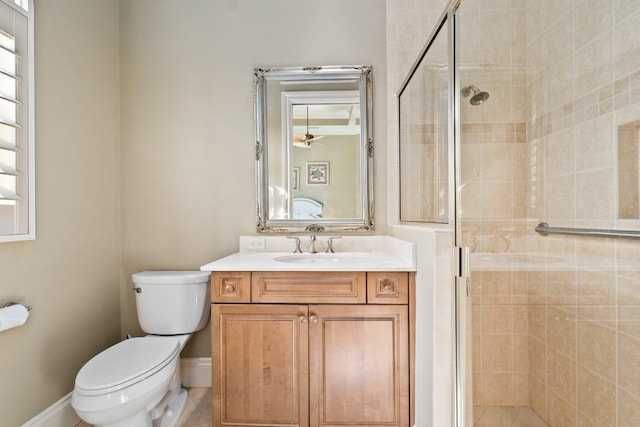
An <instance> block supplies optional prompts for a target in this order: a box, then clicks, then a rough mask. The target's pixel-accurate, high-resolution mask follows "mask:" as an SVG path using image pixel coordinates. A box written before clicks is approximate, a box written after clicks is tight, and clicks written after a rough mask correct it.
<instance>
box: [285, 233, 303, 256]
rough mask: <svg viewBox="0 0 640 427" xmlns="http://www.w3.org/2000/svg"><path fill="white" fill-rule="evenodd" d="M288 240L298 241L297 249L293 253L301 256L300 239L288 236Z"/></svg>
mask: <svg viewBox="0 0 640 427" xmlns="http://www.w3.org/2000/svg"><path fill="white" fill-rule="evenodd" d="M287 239H294V240H295V241H296V248H295V249H294V250H293V253H294V254H301V253H302V249H300V238H299V237H296V236H287Z"/></svg>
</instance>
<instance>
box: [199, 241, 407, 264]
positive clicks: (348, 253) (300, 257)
mask: <svg viewBox="0 0 640 427" xmlns="http://www.w3.org/2000/svg"><path fill="white" fill-rule="evenodd" d="M299 237H300V240H301V242H302V245H301V246H302V249H303V251H306V250H308V247H309V243H308V240H309V237H308V236H299ZM327 239H328V236H327V237H324V236H320V237H318V238H317V245H318V251H322V252H320V253H316V254H310V253H307V252H305V253H302V254H294V253H293V249H294V248H295V242H294V241H293V240H290V239H287V238H286V237H285V236H241V237H240V250H239V251H238V252H236V253H234V254H232V255H229V256H226V257H224V258H221V259H218V260H215V261H213V262H210V263H209V264H206V265H203V266H202V267H200V270H202V271H416V257H415V245H414V244H413V243H410V242H406V241H404V240H400V239H396V238H393V237H389V236H343V237H341V238H340V239H336V240H335V241H334V244H333V247H334V250H335V253H333V254H330V253H324V250H325V249H326V241H327ZM257 246H260V247H264V249H260V250H250V249H249V248H256V247H257Z"/></svg>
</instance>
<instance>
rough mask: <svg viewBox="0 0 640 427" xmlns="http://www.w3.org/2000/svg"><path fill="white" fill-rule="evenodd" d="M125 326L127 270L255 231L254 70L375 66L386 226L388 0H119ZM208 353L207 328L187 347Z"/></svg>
mask: <svg viewBox="0 0 640 427" xmlns="http://www.w3.org/2000/svg"><path fill="white" fill-rule="evenodd" d="M120 6H121V20H120V26H121V31H120V37H121V39H120V49H121V51H120V53H121V57H120V60H121V94H122V95H121V96H122V99H121V111H122V135H121V136H122V211H123V219H122V236H123V242H122V244H123V246H122V247H123V269H122V284H121V290H122V332H123V333H126V332H132V333H134V334H138V333H140V331H139V329H138V324H137V319H136V314H135V305H134V298H133V295H132V293H131V291H130V288H131V286H130V281H129V277H130V275H131V273H134V272H136V271H139V270H143V269H197V268H199V267H200V266H201V265H203V264H205V263H207V262H210V261H212V260H214V259H216V258H218V257H221V256H224V255H228V254H230V253H232V252H234V251H236V250H237V248H238V236H239V235H241V234H245V235H246V234H254V233H255V229H256V220H255V190H254V172H255V169H254V163H255V161H254V158H255V157H254V150H255V148H254V143H253V141H254V127H253V69H254V68H255V67H257V66H300V65H318V64H326V65H350V64H372V65H373V70H374V103H375V105H374V116H375V118H376V119H377V120H376V123H375V129H374V136H375V137H376V143H377V146H376V183H377V185H376V226H377V232H378V233H381V234H382V233H384V232H385V227H386V225H385V224H386V200H385V199H386V187H385V186H384V182H385V180H386V168H385V165H386V156H385V154H386V146H385V138H384V136H385V135H386V128H385V121H384V113H385V111H384V108H385V76H386V72H385V67H386V64H385V51H384V46H385V30H384V29H385V3H384V1H383V0H355V1H349V2H344V1H342V0H329V1H323V2H316V1H312V0H304V1H286V0H272V1H269V2H265V1H258V0H231V1H215V2H212V1H205V0H191V1H189V2H175V1H168V0H161V1H159V0H138V1H135V2H121V5H120ZM183 354H184V355H187V356H203V357H205V356H209V355H210V338H209V330H208V328H207V329H206V330H203V331H202V332H200V333H198V334H197V335H196V336H195V337H194V339H193V340H192V341H191V343H190V344H189V345H188V347H187V348H186V349H185V352H184V353H183Z"/></svg>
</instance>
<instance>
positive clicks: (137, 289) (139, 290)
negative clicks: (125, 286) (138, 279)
mask: <svg viewBox="0 0 640 427" xmlns="http://www.w3.org/2000/svg"><path fill="white" fill-rule="evenodd" d="M132 289H133V290H134V291H136V293H137V294H140V293H142V288H136V287H134V288H132Z"/></svg>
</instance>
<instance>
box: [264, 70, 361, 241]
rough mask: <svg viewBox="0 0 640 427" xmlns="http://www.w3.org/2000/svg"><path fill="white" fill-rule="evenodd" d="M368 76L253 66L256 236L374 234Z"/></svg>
mask: <svg viewBox="0 0 640 427" xmlns="http://www.w3.org/2000/svg"><path fill="white" fill-rule="evenodd" d="M370 73H371V67H369V66H358V67H321V68H318V67H316V68H305V69H303V68H277V69H273V68H271V69H256V135H257V141H256V143H257V146H256V160H257V183H258V188H257V192H258V205H257V207H258V231H261V232H291V231H313V232H318V231H323V230H326V231H333V232H335V231H370V230H372V229H373V192H372V189H373V180H372V173H373V171H372V160H373V159H372V157H373V156H372V154H373V140H372V135H371V131H370V129H371V126H372V123H371V108H370V105H369V103H370V102H371V78H370Z"/></svg>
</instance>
